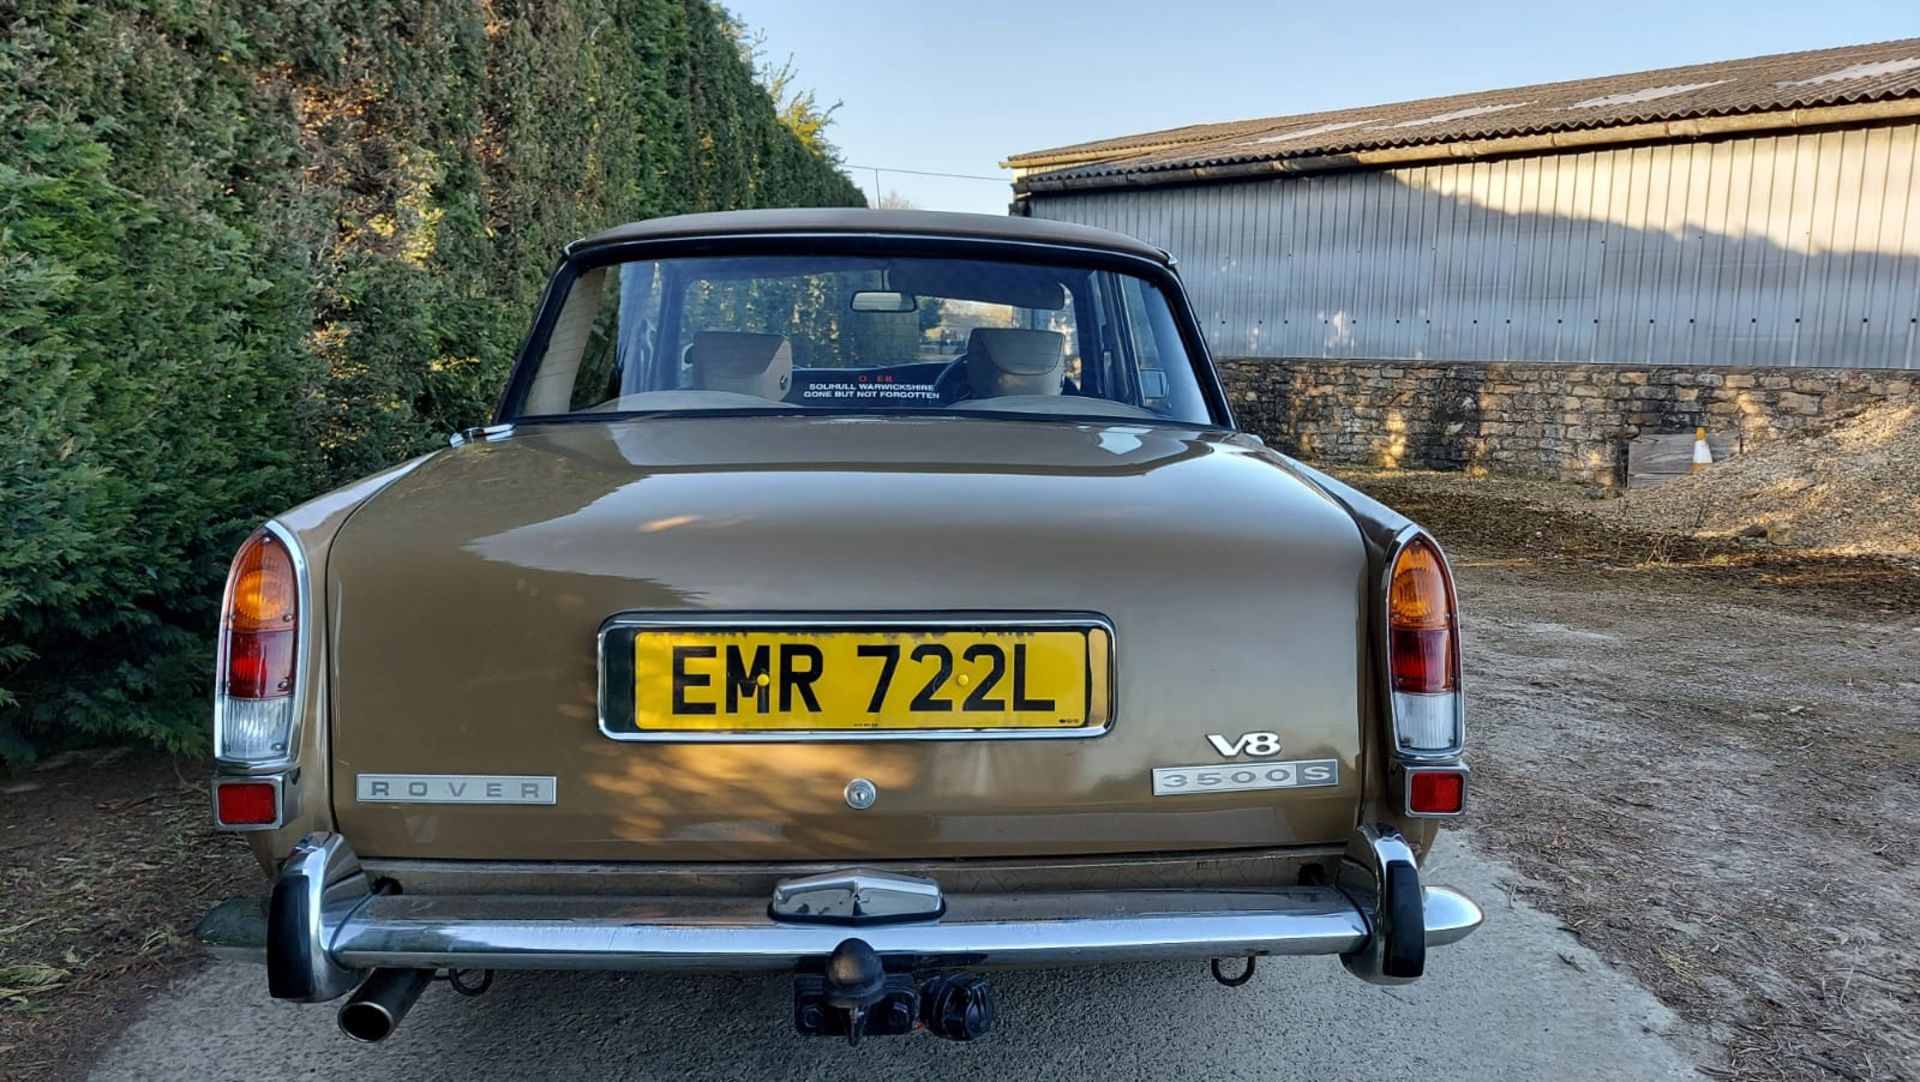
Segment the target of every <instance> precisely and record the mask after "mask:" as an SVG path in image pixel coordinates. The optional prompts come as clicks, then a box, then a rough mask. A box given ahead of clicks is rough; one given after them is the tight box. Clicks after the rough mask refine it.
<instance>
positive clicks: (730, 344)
mask: <svg viewBox="0 0 1920 1082" xmlns="http://www.w3.org/2000/svg"><path fill="white" fill-rule="evenodd" d="M687 362H688V363H689V364H690V365H692V367H693V385H694V386H695V387H697V388H699V389H700V390H703V391H733V392H735V393H736V394H750V395H758V396H759V397H761V398H771V399H773V400H775V401H779V400H780V399H783V398H785V397H786V395H787V387H788V386H789V385H790V384H791V383H792V382H793V343H791V342H789V341H787V337H786V335H783V334H748V333H745V332H743V331H701V332H700V333H698V334H696V335H694V336H693V348H692V349H691V350H689V351H688V352H687Z"/></svg>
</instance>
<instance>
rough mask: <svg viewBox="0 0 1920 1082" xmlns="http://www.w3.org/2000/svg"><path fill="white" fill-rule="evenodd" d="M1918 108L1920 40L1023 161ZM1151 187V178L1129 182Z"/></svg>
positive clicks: (1135, 169)
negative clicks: (1821, 109)
mask: <svg viewBox="0 0 1920 1082" xmlns="http://www.w3.org/2000/svg"><path fill="white" fill-rule="evenodd" d="M1916 97H1920V38H1906V39H1903V40H1900V41H1887V42H1881V43H1879V44H1875V45H1850V46H1846V47H1843V48H1838V49H1818V50H1814V51H1811V52H1802V53H1780V54H1776V55H1773V56H1758V57H1751V58H1749V59H1745V60H1726V61H1721V62H1718V63H1713V64H1698V65H1694V66H1692V67H1685V68H1666V69H1663V70H1660V71H1643V72H1636V73H1633V74H1630V75H1610V76H1606V77H1604V78H1599V79H1577V80H1574V81H1572V82H1565V83H1542V84H1539V85H1537V86H1522V87H1513V88H1511V89H1506V90H1485V91H1479V92H1476V93H1472V94H1455V95H1452V96H1449V97H1444V98H1425V99H1422V100H1419V101H1408V102H1397V103H1393V104H1389V105H1375V106H1369V107H1366V108H1361V109H1339V110H1335V111H1333V112H1325V113H1305V114H1301V115H1298V116H1280V117H1267V118H1265V119H1261V120H1238V121H1231V122H1228V123H1222V124H1193V125H1189V126H1187V127H1183V128H1169V129H1165V130H1163V131H1155V132H1144V133H1141V134H1139V135H1127V136H1121V137H1119V138H1115V139H1100V140H1096V141H1093V142H1088V143H1075V144H1072V145H1070V146H1063V147H1054V148H1052V149H1049V150H1035V151H1029V152H1027V153H1025V154H1016V155H1013V156H1012V157H1010V158H1008V159H1007V160H1006V162H1005V163H1003V164H1004V165H1005V166H1007V167H1008V168H1012V169H1021V170H1026V171H1027V172H1028V173H1029V174H1045V176H1046V177H1047V179H1048V180H1055V179H1063V180H1064V179H1069V178H1076V177H1081V178H1088V179H1091V178H1096V177H1120V176H1127V175H1131V174H1148V173H1152V172H1155V171H1161V170H1168V171H1171V170H1183V169H1193V168H1198V167H1208V166H1219V165H1231V164H1236V163H1241V162H1259V161H1273V160H1278V159H1283V158H1292V157H1306V156H1317V155H1327V154H1340V153H1349V152H1357V151H1364V150H1380V149H1386V148H1389V147H1404V146H1418V145H1421V144H1425V143H1451V142H1458V141H1463V140H1473V139H1498V138H1506V137H1511V136H1521V135H1536V134H1544V133H1549V132H1560V131H1574V130H1581V129H1594V128H1608V127H1618V126H1622V125H1627V124H1642V123H1648V122H1656V121H1668V120H1681V119H1694V118H1701V117H1714V116H1730V115H1734V114H1741V113H1764V112H1773V111H1779V110H1787V109H1799V108H1808V107H1814V106H1829V105H1851V104H1857V103H1862V102H1879V101H1889V100H1893V99H1896V98H1916ZM1132 179H1133V180H1135V181H1136V182H1144V183H1152V182H1153V181H1152V178H1151V177H1148V176H1137V177H1132Z"/></svg>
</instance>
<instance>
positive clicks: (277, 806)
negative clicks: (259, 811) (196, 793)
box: [208, 774, 292, 831]
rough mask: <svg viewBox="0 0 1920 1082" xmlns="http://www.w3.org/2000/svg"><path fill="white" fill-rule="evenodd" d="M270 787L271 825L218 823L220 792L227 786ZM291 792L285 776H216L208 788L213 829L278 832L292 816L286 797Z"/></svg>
mask: <svg viewBox="0 0 1920 1082" xmlns="http://www.w3.org/2000/svg"><path fill="white" fill-rule="evenodd" d="M261 784H266V785H271V786H273V822H271V823H223V822H221V821H220V790H221V789H223V788H225V787H226V786H229V785H261ZM290 791H291V790H290V789H289V788H288V787H287V776H286V775H285V774H222V775H216V776H215V777H214V779H213V783H212V785H211V787H210V788H209V791H208V795H209V796H211V797H212V798H213V809H212V811H213V829H215V830H220V831H248V830H279V829H280V828H281V827H283V826H285V825H286V822H287V819H288V818H289V817H290V815H291V814H292V813H291V811H290V810H289V809H288V808H287V796H288V794H289V792H290Z"/></svg>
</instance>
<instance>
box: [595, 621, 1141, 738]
mask: <svg viewBox="0 0 1920 1082" xmlns="http://www.w3.org/2000/svg"><path fill="white" fill-rule="evenodd" d="M1110 656H1111V644H1110V643H1109V641H1108V637H1107V631H1106V629H1105V628H1103V627H1073V628H1065V629H1053V628H1047V629H1040V628H1026V629H1022V628H968V629H953V630H947V629H937V630H936V629H904V628H878V629H867V628H860V629H838V628H835V629H825V628H823V629H819V630H813V629H793V630H767V631H761V630H739V629H721V628H715V629H706V628H695V627H676V628H643V629H640V630H638V631H636V632H635V633H634V639H633V674H634V675H633V724H634V729H635V730H636V731H638V732H669V731H679V732H759V731H775V732H778V731H788V730H815V731H820V730H863V729H873V730H889V729H907V730H912V729H933V730H938V729H1036V730H1061V729H1081V728H1085V727H1088V726H1103V725H1105V724H1106V714H1107V709H1108V704H1107V683H1106V681H1107V666H1108V664H1109V658H1110Z"/></svg>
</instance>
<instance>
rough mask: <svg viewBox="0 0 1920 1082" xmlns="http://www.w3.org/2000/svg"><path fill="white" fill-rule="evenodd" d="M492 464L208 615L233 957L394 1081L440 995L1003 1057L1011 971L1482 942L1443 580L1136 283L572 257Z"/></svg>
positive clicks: (286, 522) (420, 481)
mask: <svg viewBox="0 0 1920 1082" xmlns="http://www.w3.org/2000/svg"><path fill="white" fill-rule="evenodd" d="M494 420H495V423H494V424H492V425H490V426H489V427H487V428H484V429H478V430H474V431H470V432H467V433H463V434H462V435H461V436H459V437H456V438H455V439H454V441H453V446H452V447H450V448H447V449H445V450H441V451H439V452H437V453H435V454H430V455H427V456H425V457H422V458H418V459H415V460H413V461H411V462H408V463H405V464H404V465H401V466H398V467H395V468H393V469H391V470H388V471H387V472H385V473H381V474H378V475H376V476H373V477H369V478H367V479H366V480H364V481H361V482H359V483H357V484H354V485H351V486H348V487H347V488H344V489H341V490H339V491H337V492H333V493H331V494H328V495H325V496H322V497H320V498H318V499H316V500H314V501H312V502H311V503H308V504H305V505H303V506H301V507H298V508H295V509H294V510H292V511H289V512H287V513H286V514H284V515H281V516H280V517H279V518H277V519H275V520H273V521H271V522H269V523H267V524H266V525H265V526H264V527H262V528H261V529H260V530H259V531H258V532H257V533H255V534H254V535H253V536H252V537H251V538H250V539H248V540H247V542H246V543H245V545H244V546H243V547H242V548H241V550H240V552H239V554H238V556H237V557H236V558H235V561H234V565H233V572H232V576H231V579H230V581H229V584H228V587H227V595H226V600H225V606H224V610H225V616H224V622H223V625H222V630H221V636H220V644H219V662H218V664H219V672H218V696H217V701H216V703H215V711H214V748H215V754H216V758H217V760H218V768H217V776H216V777H215V778H214V780H213V804H214V815H215V821H216V823H217V824H218V825H219V826H220V827H222V828H224V829H229V830H236V831H247V832H249V833H248V834H247V837H248V839H249V840H250V841H251V842H252V846H253V849H254V852H255V853H256V854H257V855H258V857H259V859H260V863H261V865H262V867H263V868H264V869H265V870H266V872H267V873H268V875H269V876H270V877H271V890H270V894H269V895H268V896H267V897H263V898H243V899H234V900H232V901H229V902H226V903H224V904H222V905H221V906H219V907H217V908H216V909H215V910H214V911H213V912H211V913H210V914H208V916H207V918H206V920H205V921H204V922H203V923H202V926H201V929H200V936H201V938H202V939H203V940H204V941H205V942H206V943H207V944H208V945H209V946H210V947H212V948H213V949H214V950H215V951H216V952H217V953H221V954H223V955H226V956H230V957H246V958H251V959H254V960H259V961H264V963H265V966H266V975H267V985H268V989H269V991H270V992H271V994H272V995H273V996H274V997H276V998H280V999H287V1000H297V1001H305V1002H320V1001H327V1000H333V999H338V998H340V997H343V996H344V997H347V999H346V1002H345V1004H344V1006H342V1007H341V1009H340V1015H339V1018H340V1024H341V1028H342V1029H344V1030H345V1031H346V1032H347V1033H348V1034H349V1035H350V1036H353V1037H357V1038H359V1039H362V1040H379V1039H381V1038H383V1037H385V1036H386V1035H387V1034H388V1033H390V1032H391V1031H392V1030H393V1028H394V1027H395V1026H396V1025H398V1024H399V1022H400V1020H401V1018H402V1016H403V1015H404V1014H405V1013H406V1011H407V1008H408V1007H409V1006H410V1005H411V1004H412V1003H413V1002H414V1000H415V999H416V998H417V997H418V996H419V995H420V994H421V992H422V990H423V989H424V988H426V987H427V986H428V984H429V982H430V981H432V980H433V979H434V978H435V977H436V976H440V977H444V978H446V979H448V980H449V981H450V983H452V984H453V986H454V987H455V988H456V989H458V990H462V991H467V992H473V991H475V990H477V989H478V988H480V987H483V986H484V984H485V983H486V982H488V981H489V980H491V977H492V971H496V970H522V969H559V970H587V969H596V970H604V969H612V970H708V971H727V970H775V971H791V972H792V973H793V986H794V1010H793V1024H794V1025H795V1026H796V1027H797V1028H798V1029H799V1030H800V1031H801V1032H802V1033H806V1034H810V1035H820V1036H833V1037H840V1038H843V1039H847V1040H858V1039H860V1038H861V1037H863V1036H879V1035H889V1034H901V1033H907V1032H911V1031H914V1030H917V1029H925V1030H927V1031H929V1032H931V1033H933V1034H935V1035H937V1036H941V1037H946V1038H953V1039H962V1040H965V1039H971V1038H974V1037H978V1036H980V1035H981V1034H982V1033H984V1032H985V1031H986V1030H987V1029H988V1027H989V1026H991V1025H992V1024H993V1021H994V1017H995V1007H994V1001H993V996H992V990H991V987H990V985H989V983H988V981H987V980H986V979H985V978H983V977H982V976H980V975H979V973H980V972H982V971H990V970H993V969H996V968H1001V967H1008V966H1031V965H1042V966H1055V965H1070V964H1084V963H1102V962H1115V961H1134V960H1142V959H1182V958H1187V959H1196V960H1198V959H1211V960H1212V961H1213V967H1214V968H1213V972H1214V976H1215V977H1217V978H1219V979H1221V980H1223V981H1225V982H1228V983H1237V982H1238V981H1240V980H1242V979H1244V977H1245V976H1250V975H1251V970H1252V968H1253V965H1254V961H1255V959H1258V958H1261V957H1267V956H1275V955H1313V954H1319V955H1338V956H1339V957H1340V958H1341V959H1342V960H1343V961H1344V962H1345V964H1346V967H1347V968H1348V969H1349V970H1350V971H1352V972H1353V973H1354V974H1355V975H1357V976H1359V977H1361V978H1362V979H1365V980H1369V981H1375V982H1381V983H1393V982H1400V981H1406V980H1411V979H1413V978H1416V977H1418V976H1419V975H1420V974H1421V972H1422V968H1423V966H1424V964H1425V958H1426V952H1427V950H1428V949H1429V948H1431V947H1435V946H1439V945H1443V944H1447V943H1452V942H1455V941H1457V940H1459V939H1461V938H1463V937H1465V936H1466V935H1467V934H1468V933H1470V932H1471V931H1472V930H1473V929H1474V928H1475V927H1477V926H1478V925H1479V923H1480V919H1481V913H1480V910H1479V909H1478V908H1477V907H1476V906H1475V905H1474V903H1473V902H1471V901H1470V900H1468V899H1467V898H1465V897H1464V896H1462V895H1461V894H1459V893H1457V892H1455V891H1452V890H1449V889H1447V888H1445V887H1439V886H1428V885H1424V884H1422V882H1421V877H1420V872H1419V870H1418V865H1419V862H1420V859H1421V857H1422V856H1423V854H1424V853H1425V852H1426V851H1427V849H1428V847H1429V845H1430V844H1431V842H1432V840H1433V837H1434V832H1435V827H1436V826H1437V821H1438V819H1440V818H1444V817H1448V816H1454V815H1458V814H1459V813H1460V812H1461V810H1462V807H1463V804H1464V799H1465V793H1466V777H1467V771H1466V767H1465V765H1464V763H1463V761H1462V758H1461V751H1462V747H1461V745H1462V735H1463V730H1462V719H1461V698H1460V662H1459V632H1458V626H1457V623H1456V615H1455V604H1454V590H1453V583H1452V580H1451V577H1450V573H1449V571H1448V567H1447V564H1446V561H1445V559H1444V557H1443V556H1442V554H1441V551H1440V549H1439V547H1438V546H1437V545H1436V544H1435V543H1434V541H1433V540H1432V539H1431V538H1429V537H1428V536H1427V535H1426V534H1424V533H1423V532H1422V531H1421V530H1420V529H1419V527H1417V526H1416V525H1414V524H1413V523H1411V522H1409V521H1408V520H1407V519H1405V518H1403V517H1401V516H1400V515H1398V514H1395V513H1394V512H1393V511H1391V510H1388V509H1387V508H1385V507H1383V506H1381V505H1380V504H1378V503H1376V502H1374V501H1373V500H1370V499H1368V498H1367V497H1366V496H1364V495H1362V494H1361V493H1359V492H1357V491H1355V490H1353V489H1352V488H1349V487H1347V486H1346V485H1344V484H1341V483H1340V482H1338V481H1336V480H1334V479H1332V478H1329V477H1326V476H1324V475H1322V474H1320V473H1317V472H1315V471H1313V470H1311V469H1308V468H1307V467H1305V466H1302V465H1300V464H1299V463H1297V462H1294V461H1292V460H1291V459H1289V458H1287V457H1285V456H1283V455H1280V454H1277V453H1275V452H1274V451H1272V450H1270V449H1268V448H1267V447H1265V446H1264V445H1263V444H1262V443H1261V441H1260V440H1259V439H1258V438H1257V437H1255V436H1252V435H1249V434H1247V433H1245V432H1242V431H1240V430H1238V429H1237V428H1236V427H1235V424H1234V420H1233V416H1232V414H1231V412H1230V410H1229V408H1228V402H1227V398H1226V396H1225V395H1224V394H1223V393H1222V390H1221V386H1220V382H1219V380H1218V378H1217V377H1216V375H1215V372H1214V369H1213V367H1212V363H1211V361H1210V360H1209V358H1208V355H1207V350H1206V346H1205V344H1204V342H1203V340H1202V337H1201V332H1200V326H1199V324H1198V323H1197V321H1196V319H1195V316H1194V313H1193V312H1192V310H1191V308H1190V307H1189V304H1188V301H1187V299H1186V296H1185V294H1184V293H1183V292H1182V290H1181V286H1180V282H1179V279H1178V277H1177V276H1176V274H1175V272H1174V269H1173V260H1172V259H1171V258H1170V257H1169V256H1168V255H1167V254H1166V253H1165V252H1162V251H1160V250H1158V249H1156V248H1153V247H1151V246H1149V245H1146V244H1143V243H1140V242H1139V241H1136V240H1132V239H1130V238H1127V237H1123V236H1119V235H1116V234H1113V233H1107V232H1103V231H1099V230H1093V229H1086V228H1081V227H1076V226H1069V225H1062V224H1057V223H1050V222H1043V221H1033V220H1027V219H1021V218H993V217H984V216H973V215H951V214H925V213H913V212H900V211H857V210H832V211H813V210H794V211H749V212H739V213H730V214H710V215H694V216H687V217H680V218H667V219H661V220H655V221H649V222H643V223H640V224H636V225H629V226H624V227H621V228H617V229H612V230H609V231H607V232H604V233H601V234H598V235H596V236H592V237H588V238H586V239H584V240H580V241H577V242H575V243H574V244H572V245H570V246H568V247H567V248H566V250H565V253H564V256H563V258H562V259H561V260H560V263H559V266H558V269H557V271H556V273H555V274H554V276H553V281H552V284H551V286H550V288H549V289H548V290H547V293H546V296H545V299H544V300H543V301H542V302H541V304H540V307H539V310H538V312H537V314H536V315H535V317H534V322H533V327H532V330H531V331H530V333H529V334H528V336H527V339H526V343H525V345H524V346H523V348H522V350H521V352H520V355H519V358H518V361H517V364H516V366H515V368H514V370H513V374H512V377H511V379H510V380H509V382H508V385H507V387H506V391H505V394H504V395H503V396H502V399H501V404H500V407H499V411H498V414H497V416H496V417H495V419H494Z"/></svg>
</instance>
